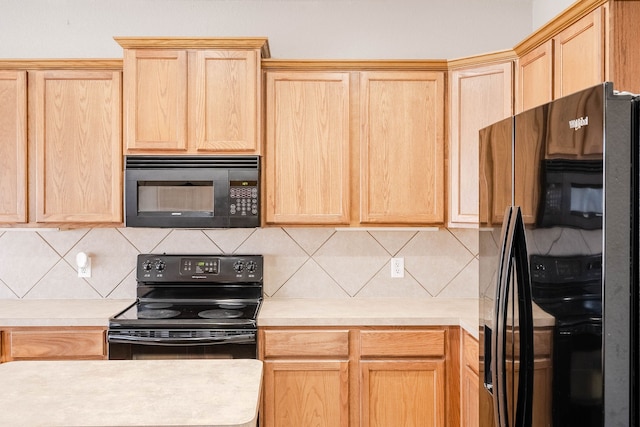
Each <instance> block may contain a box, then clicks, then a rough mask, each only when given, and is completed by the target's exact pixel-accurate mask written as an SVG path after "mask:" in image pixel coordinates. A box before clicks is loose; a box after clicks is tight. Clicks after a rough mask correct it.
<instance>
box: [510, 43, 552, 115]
mask: <svg viewBox="0 0 640 427" xmlns="http://www.w3.org/2000/svg"><path fill="white" fill-rule="evenodd" d="M552 43H553V42H552V41H551V40H548V41H547V42H545V43H544V44H542V45H540V46H538V47H537V48H535V49H534V50H532V51H531V52H529V53H527V54H525V55H523V56H522V57H521V58H520V59H519V60H518V88H517V109H518V111H517V112H518V113H520V112H522V111H525V110H528V109H530V108H533V107H537V106H538V105H542V104H545V103H547V102H549V101H551V100H552V99H553V44H552Z"/></svg>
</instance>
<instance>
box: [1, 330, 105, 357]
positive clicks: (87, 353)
mask: <svg viewBox="0 0 640 427" xmlns="http://www.w3.org/2000/svg"><path fill="white" fill-rule="evenodd" d="M4 339H5V343H4V345H5V346H6V350H7V351H6V360H7V361H10V360H36V359H41V360H44V359H49V360H55V359H104V358H105V357H106V344H105V343H106V341H105V337H104V329H95V330H66V331H65V330H50V331H44V330H12V331H8V332H5V337H4Z"/></svg>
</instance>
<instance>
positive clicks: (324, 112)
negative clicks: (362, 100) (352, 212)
mask: <svg viewBox="0 0 640 427" xmlns="http://www.w3.org/2000/svg"><path fill="white" fill-rule="evenodd" d="M266 80H267V108H266V110H267V111H266V120H267V123H266V129H267V134H266V141H267V142H266V144H267V158H266V171H267V172H266V173H267V180H266V185H267V187H266V193H267V203H266V221H267V222H268V223H272V224H273V223H291V224H348V223H349V167H350V160H349V125H350V124H349V74H348V73H340V72H327V73H313V72H288V73H286V72H279V73H278V72H274V73H268V74H267V78H266Z"/></svg>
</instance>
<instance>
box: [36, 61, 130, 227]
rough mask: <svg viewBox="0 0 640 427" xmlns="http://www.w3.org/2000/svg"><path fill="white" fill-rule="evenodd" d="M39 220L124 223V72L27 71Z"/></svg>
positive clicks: (37, 218) (50, 221) (37, 217)
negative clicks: (122, 123) (122, 89)
mask: <svg viewBox="0 0 640 427" xmlns="http://www.w3.org/2000/svg"><path fill="white" fill-rule="evenodd" d="M29 88H30V102H31V108H30V111H31V114H30V128H31V129H32V132H33V141H34V143H35V151H34V153H35V162H34V165H35V221H36V222H44V223H57V222H64V223H68V222H78V223H110V222H114V223H120V222H122V188H121V186H122V160H121V159H122V151H121V141H122V140H121V137H120V129H121V126H120V117H121V109H120V91H121V73H120V71H112V70H104V71H102V70H38V71H34V72H29Z"/></svg>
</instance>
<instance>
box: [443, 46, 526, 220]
mask: <svg viewBox="0 0 640 427" xmlns="http://www.w3.org/2000/svg"><path fill="white" fill-rule="evenodd" d="M514 60H515V54H514V53H513V52H512V51H505V52H500V53H496V54H491V55H484V56H478V57H474V58H472V59H468V60H465V61H457V62H453V63H452V64H451V66H452V70H451V71H450V72H449V112H450V114H449V181H448V185H449V215H448V225H449V227H459V226H470V225H477V224H478V215H479V211H478V209H479V200H478V199H479V195H478V193H479V188H478V174H479V165H478V159H479V155H480V137H479V131H480V129H482V128H484V127H486V126H489V125H490V124H492V123H494V122H497V121H499V120H502V119H504V118H505V117H509V116H511V115H512V114H513V107H512V99H513V89H512V88H513V62H514Z"/></svg>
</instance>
